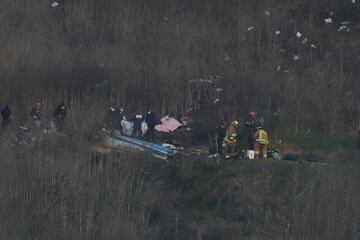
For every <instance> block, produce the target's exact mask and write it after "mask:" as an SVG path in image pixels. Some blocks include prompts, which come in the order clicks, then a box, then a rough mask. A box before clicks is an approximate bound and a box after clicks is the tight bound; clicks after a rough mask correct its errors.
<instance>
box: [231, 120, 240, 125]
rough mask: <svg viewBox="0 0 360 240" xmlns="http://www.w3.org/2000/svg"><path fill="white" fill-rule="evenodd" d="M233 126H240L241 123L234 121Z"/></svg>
mask: <svg viewBox="0 0 360 240" xmlns="http://www.w3.org/2000/svg"><path fill="white" fill-rule="evenodd" d="M231 124H232V125H234V126H237V125H239V122H238V121H236V120H234V121H232V122H231Z"/></svg>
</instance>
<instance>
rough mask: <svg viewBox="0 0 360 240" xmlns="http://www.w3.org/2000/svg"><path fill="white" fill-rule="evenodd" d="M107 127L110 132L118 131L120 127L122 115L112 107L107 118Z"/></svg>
mask: <svg viewBox="0 0 360 240" xmlns="http://www.w3.org/2000/svg"><path fill="white" fill-rule="evenodd" d="M105 121H106V127H107V128H109V129H110V130H114V129H117V128H118V127H119V125H120V114H119V112H118V111H117V110H116V108H115V107H110V109H109V112H108V115H107V117H106V120H105Z"/></svg>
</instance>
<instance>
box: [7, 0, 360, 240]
mask: <svg viewBox="0 0 360 240" xmlns="http://www.w3.org/2000/svg"><path fill="white" fill-rule="evenodd" d="M52 3H53V2H52V1H48V0H37V1H31V0H21V1H19V0H1V8H0V26H1V28H0V33H1V34H0V43H1V55H0V83H1V84H0V86H1V88H0V104H1V106H3V105H6V104H9V105H10V106H11V108H12V111H13V118H12V123H11V124H10V125H9V126H7V127H6V129H5V130H3V129H2V130H1V133H0V134H1V135H0V136H1V137H0V219H1V224H0V239H14V240H17V239H29V240H30V239H36V240H39V239H77V240H80V239H84V240H85V239H86V240H87V239H106V240H108V239H109V240H111V239H131V240H132V239H146V240H152V239H154V240H155V239H164V240H165V239H169V240H170V239H197V240H199V239H203V240H210V239H229V240H230V239H249V240H250V239H252V240H256V239H304V240H305V239H306V240H308V239H314V240H315V239H316V240H318V239H324V240H325V239H326V240H330V239H334V240H339V239H347V240H349V239H354V240H355V239H360V230H359V228H358V226H359V224H360V222H359V219H360V207H359V205H358V203H359V201H360V192H359V191H358V189H359V187H360V186H359V185H360V181H359V177H360V174H359V173H360V171H359V163H358V161H357V160H358V157H359V154H358V153H357V152H353V151H347V150H346V151H341V150H339V151H337V152H336V153H334V154H333V155H331V157H329V158H328V159H326V162H327V165H311V164H310V163H304V162H303V163H301V162H290V163H284V162H279V163H276V164H272V163H269V162H265V163H264V162H261V161H254V162H252V163H243V162H242V163H238V162H236V163H228V164H224V165H222V166H218V165H217V164H216V163H209V162H208V161H207V160H206V159H202V157H201V156H200V157H199V158H196V159H189V158H188V157H184V159H175V160H174V161H170V162H164V161H161V160H155V159H152V158H149V157H148V156H146V155H142V154H139V155H138V156H134V155H130V154H124V153H110V154H99V153H96V154H95V153H94V152H93V151H91V150H90V149H89V147H88V145H89V144H88V142H89V141H88V138H89V136H91V135H92V134H93V133H94V132H95V130H96V129H100V128H101V126H102V125H103V121H104V115H105V114H106V112H107V109H108V107H109V106H112V105H117V106H124V107H125V109H126V110H127V111H128V113H129V114H132V113H135V112H139V111H144V110H145V109H146V108H147V107H151V108H152V109H153V110H154V111H155V112H156V113H158V115H161V116H163V115H164V114H167V113H169V112H172V113H174V114H176V115H177V116H186V115H195V116H196V117H195V119H196V120H199V121H200V122H201V123H202V124H199V128H201V129H200V131H199V132H200V133H199V134H202V135H201V136H199V139H200V137H201V138H202V139H201V141H207V138H208V135H207V134H208V133H207V127H208V125H207V124H206V122H207V121H204V119H205V120H206V119H209V120H208V121H209V122H211V123H213V122H215V121H217V120H219V119H221V118H223V117H225V118H227V119H230V118H232V117H239V116H240V117H241V116H244V114H246V113H247V112H249V111H250V110H256V111H257V112H259V113H260V114H261V115H262V116H263V117H264V118H265V122H266V126H267V128H268V129H269V131H270V133H271V134H274V135H277V136H280V135H282V136H288V135H294V134H295V135H296V134H300V135H301V134H302V133H304V132H306V131H307V130H308V129H313V130H315V131H316V132H326V133H327V134H338V133H343V132H346V133H348V132H350V131H352V130H353V129H355V128H356V127H358V124H359V122H358V120H359V117H360V116H359V115H360V114H359V113H360V112H359V111H360V106H359V101H360V84H359V76H360V69H359V67H358V66H359V64H360V58H359V50H358V49H360V41H359V33H360V2H358V1H354V2H353V1H352V0H346V1H338V0H327V1H325V0H303V1H300V0H298V1H295V0H294V1H293V0H278V1H275V0H268V1H259V0H238V1H235V0H225V1H220V0H219V1H215V0H197V1H194V0H192V1H190V0H169V1H164V0H158V1H144V0H117V1H115V0H101V1H95V0H82V1H75V0H62V1H58V3H59V5H58V6H55V7H52V6H51V4H52ZM327 18H331V19H332V20H331V21H332V23H326V22H325V20H324V19H327ZM344 22H348V23H346V24H344ZM341 26H346V28H343V29H342V30H340V27H341ZM297 33H301V37H299V36H297ZM198 79H203V81H200V83H199V82H198V81H193V82H192V81H191V80H198ZM194 82H195V84H194ZM207 83H210V84H211V87H209V86H208V85H206V84H207ZM197 84H200V85H201V86H198V85H197ZM202 85H206V87H204V86H202ZM216 88H221V89H222V91H221V92H220V93H219V92H216ZM217 99H219V100H217ZM38 101H39V102H41V104H42V106H43V120H42V124H43V125H44V126H46V124H47V122H49V121H50V120H51V119H52V118H53V109H54V106H55V105H56V104H58V103H59V102H60V101H64V102H65V103H66V105H67V106H68V109H69V112H68V117H67V119H66V129H65V130H64V131H63V133H62V134H63V135H59V136H57V137H53V138H52V137H46V136H45V137H43V138H41V139H40V140H38V141H35V143H34V144H33V145H31V146H25V145H24V144H18V143H14V142H15V141H14V139H15V138H18V137H17V136H16V132H17V130H16V128H17V126H19V125H23V124H24V123H26V122H27V121H28V118H29V117H30V116H29V111H30V109H31V107H32V105H33V103H34V102H38ZM214 102H216V103H214ZM204 122H205V123H204ZM200 125H201V126H200ZM209 125H211V124H209ZM203 128H204V129H203ZM194 137H196V134H194ZM193 140H194V139H193ZM294 141H296V139H295V140H294ZM325 145H326V144H325ZM329 146H330V147H329V148H331V146H332V145H331V143H330V144H329ZM327 150H328V149H326V151H327Z"/></svg>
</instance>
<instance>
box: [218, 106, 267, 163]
mask: <svg viewBox="0 0 360 240" xmlns="http://www.w3.org/2000/svg"><path fill="white" fill-rule="evenodd" d="M268 144H269V138H268V134H267V132H266V131H265V130H264V128H263V123H262V122H261V121H260V120H259V119H258V118H257V114H256V112H250V113H249V114H248V117H247V119H246V122H245V125H244V127H243V128H240V124H239V121H238V120H233V121H231V122H230V124H229V125H228V126H227V127H225V124H224V122H221V123H220V124H219V126H218V127H217V129H216V146H217V153H218V154H219V155H224V153H223V146H225V147H226V150H225V159H231V158H236V157H242V156H241V155H242V153H243V152H246V157H247V158H248V159H254V158H265V159H266V158H267V146H268ZM242 150H245V151H242Z"/></svg>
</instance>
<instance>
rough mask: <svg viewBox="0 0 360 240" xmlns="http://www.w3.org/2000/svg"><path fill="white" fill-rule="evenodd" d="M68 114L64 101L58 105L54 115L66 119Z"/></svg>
mask: <svg viewBox="0 0 360 240" xmlns="http://www.w3.org/2000/svg"><path fill="white" fill-rule="evenodd" d="M66 114H67V108H66V105H65V103H64V102H61V103H60V104H59V105H57V106H56V108H55V112H54V115H55V117H56V118H57V119H59V120H64V119H65V117H66Z"/></svg>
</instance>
